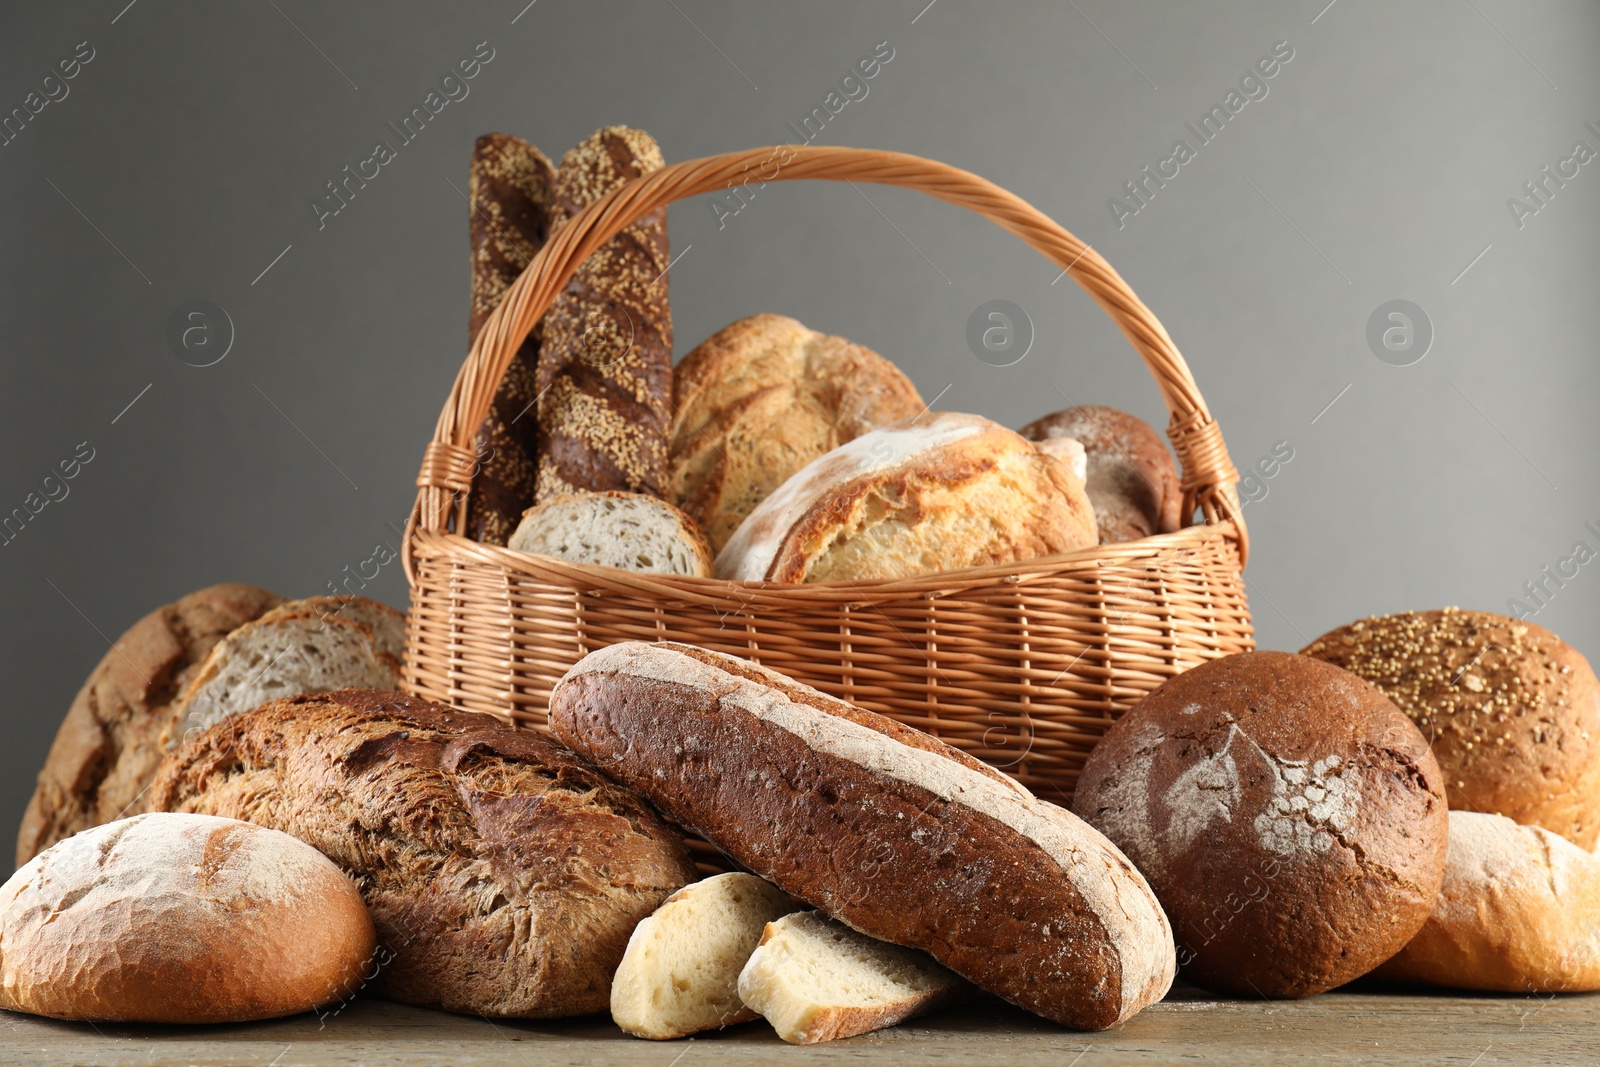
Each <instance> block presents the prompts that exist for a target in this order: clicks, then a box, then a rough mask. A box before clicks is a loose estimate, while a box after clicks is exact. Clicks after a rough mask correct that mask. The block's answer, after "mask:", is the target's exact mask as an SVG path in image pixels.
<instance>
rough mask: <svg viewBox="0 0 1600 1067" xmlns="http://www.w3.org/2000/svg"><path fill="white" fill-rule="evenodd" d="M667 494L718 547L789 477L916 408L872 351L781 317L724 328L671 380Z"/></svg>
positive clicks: (913, 393) (918, 401)
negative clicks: (821, 456)
mask: <svg viewBox="0 0 1600 1067" xmlns="http://www.w3.org/2000/svg"><path fill="white" fill-rule="evenodd" d="M672 410H673V416H672V432H671V438H670V458H669V460H668V483H667V484H668V496H669V497H670V498H671V499H672V500H673V501H675V502H676V503H677V504H678V506H679V507H681V508H683V509H684V510H685V511H687V512H688V513H689V514H690V515H693V516H694V517H695V519H696V520H698V521H699V523H700V525H701V526H702V527H704V528H705V531H706V536H707V538H708V539H709V540H710V541H711V547H712V550H713V551H721V550H722V546H723V545H725V544H727V543H728V538H730V537H732V536H733V531H734V530H736V529H738V527H739V524H740V523H741V522H743V521H744V518H745V516H746V515H749V514H750V512H751V511H753V510H755V507H756V505H757V504H759V503H761V501H762V500H764V499H766V497H767V496H768V495H769V494H770V493H771V492H772V491H773V490H774V489H776V488H778V486H780V485H782V484H783V482H784V480H785V479H786V478H788V477H789V476H790V475H791V474H793V473H794V472H795V471H797V470H799V469H800V468H801V467H804V466H805V465H806V464H807V463H810V462H811V461H812V460H814V459H816V458H817V457H818V456H820V455H822V454H823V453H824V452H828V451H831V450H832V449H834V448H837V447H838V446H840V445H842V444H844V443H845V442H847V441H851V440H854V439H855V438H857V437H859V436H861V435H862V434H863V433H866V432H867V431H868V430H871V429H875V428H876V427H879V426H883V425H886V424H888V423H891V422H896V421H898V420H900V419H908V418H910V417H912V416H913V415H915V414H917V413H918V412H920V411H923V410H925V405H924V404H923V403H922V398H921V397H920V396H918V395H917V388H916V386H914V385H912V384H911V380H910V379H909V378H907V377H906V376H905V375H904V374H902V373H901V372H900V368H898V367H896V366H895V365H894V364H893V363H891V362H889V361H888V360H887V359H884V358H883V357H882V356H880V355H878V353H876V352H874V351H872V350H871V349H870V348H866V347H864V346H862V345H858V344H856V343H855V342H853V341H848V340H846V339H845V338H843V337H833V336H830V335H828V334H823V333H817V332H816V331H815V330H808V329H806V327H805V326H803V325H801V324H800V323H798V322H796V321H795V320H794V319H791V318H788V317H786V316H783V315H766V314H763V315H751V316H750V317H749V318H746V319H740V320H739V321H738V322H735V323H733V324H732V325H730V326H725V327H723V328H722V329H720V330H718V331H717V332H716V333H714V334H712V335H711V336H710V337H708V338H706V339H705V340H704V341H702V342H700V344H699V345H698V346H697V347H696V348H695V349H694V351H692V352H690V353H689V354H688V355H687V356H684V357H683V360H682V361H681V362H679V364H678V366H677V369H676V371H675V373H674V377H673V382H672Z"/></svg>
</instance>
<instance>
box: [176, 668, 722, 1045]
mask: <svg viewBox="0 0 1600 1067" xmlns="http://www.w3.org/2000/svg"><path fill="white" fill-rule="evenodd" d="M150 803H151V806H152V807H153V808H156V809H158V810H167V811H193V812H200V813H204V814H210V815H222V816H227V817H230V818H239V819H246V820H248V821H250V822H252V823H256V824H258V825H261V826H270V827H273V828H274V829H279V830H283V831H285V832H287V833H291V834H293V835H294V836H296V837H298V838H300V839H301V840H302V841H306V842H308V843H310V844H311V845H313V846H315V847H316V848H317V849H318V850H319V851H321V852H322V853H323V854H325V855H326V856H328V857H329V858H330V859H332V860H333V861H334V862H335V863H337V864H339V866H340V867H342V868H343V869H344V870H345V871H346V872H347V873H348V874H350V875H351V876H352V877H353V878H355V879H356V881H357V882H358V883H359V885H360V886H361V892H362V895H363V897H364V898H365V899H366V902H367V906H368V907H369V908H370V909H371V910H372V917H373V921H374V922H375V923H376V925H377V929H378V936H379V938H380V939H381V940H382V942H383V944H384V945H385V946H386V948H387V949H388V950H389V952H390V953H391V954H392V958H391V959H389V960H388V961H387V962H386V964H385V965H384V966H383V967H382V968H381V969H380V970H379V971H378V973H377V975H376V976H375V978H374V979H373V988H374V989H375V990H376V991H377V992H378V993H380V994H382V995H383V996H387V997H389V998H391V999H393V1000H398V1001H401V1002H402V1003H406V1004H417V1005H421V1006H424V1007H435V1008H444V1009H445V1010H447V1011H459V1012H466V1013H470V1014H481V1015H487V1016H513V1017H526V1018H551V1017H554V1016H561V1015H582V1014H586V1013H589V1012H596V1011H604V1010H605V1009H606V1008H607V1006H608V1005H609V1004H610V999H611V975H612V972H613V971H615V970H616V967H617V964H618V962H619V961H620V960H621V959H622V953H623V949H624V947H625V946H626V945H627V942H628V935H629V934H630V933H632V932H633V928H634V926H635V925H636V924H637V923H638V922H639V920H640V919H643V918H644V917H645V916H647V915H649V914H650V913H651V912H652V911H654V910H655V909H656V907H657V905H659V904H660V903H661V902H662V901H663V900H665V899H666V897H667V896H668V895H669V894H670V893H672V892H673V891H674V890H676V889H678V888H680V887H681V886H683V885H684V884H686V883H687V882H688V881H690V880H691V879H692V878H693V877H694V876H695V869H694V864H693V863H692V862H691V861H690V859H689V856H688V853H687V852H686V851H685V850H684V847H683V839H682V838H681V836H680V835H679V834H678V832H677V831H676V830H674V829H673V828H671V827H669V826H667V825H666V824H665V823H663V822H662V821H661V819H660V818H658V817H657V816H656V815H655V813H654V812H652V811H651V810H650V808H649V806H648V805H647V804H645V802H644V801H643V800H642V799H640V798H639V797H638V796H637V795H635V794H634V793H633V792H631V791H630V790H628V789H625V788H623V787H621V786H618V785H615V784H613V783H611V782H609V781H607V780H606V779H604V778H602V777H601V776H600V775H598V774H596V773H595V772H594V771H593V770H591V769H590V768H589V767H588V766H586V765H585V764H583V763H582V762H581V761H579V760H578V758H577V757H576V756H574V755H573V754H572V753H570V752H568V751H566V750H565V749H563V748H561V747H560V746H558V745H556V744H555V743H554V742H552V741H550V740H549V739H548V738H546V737H543V736H541V735H538V734H534V733H532V732H530V731H526V730H516V729H513V728H512V727H510V726H507V725H506V724H505V723H502V722H499V721H498V720H495V719H491V718H489V717H488V716H486V715H478V714H473V713H469V712H463V711H456V710H454V709H452V708H446V707H443V706H441V705H438V704H431V703H429V702H428V701H425V700H418V699H416V698H414V697H407V696H402V695H401V694H399V693H389V692H382V691H378V690H363V689H345V690H341V691H339V692H336V693H327V694H322V695H318V696H309V697H298V698H295V699H292V700H279V701H275V702H273V703H271V704H266V705H263V706H262V707H259V708H256V709H255V710H254V711H251V712H248V713H246V714H244V715H236V716H233V717H232V718H229V719H226V720H224V721H223V722H222V723H220V724H218V725H217V726H214V727H212V728H211V729H209V730H206V731H205V732H203V733H201V734H199V735H198V736H196V737H194V738H192V739H191V740H189V741H188V742H187V743H186V744H185V745H184V746H183V747H182V748H180V749H179V750H178V751H177V752H175V753H173V754H172V755H171V756H169V757H168V758H167V761H166V762H165V763H164V764H163V765H162V769H161V772H160V774H159V775H158V777H157V779H156V781H155V784H154V785H152V786H151V788H150Z"/></svg>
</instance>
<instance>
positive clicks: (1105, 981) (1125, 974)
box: [549, 642, 1176, 1029]
mask: <svg viewBox="0 0 1600 1067" xmlns="http://www.w3.org/2000/svg"><path fill="white" fill-rule="evenodd" d="M549 721H550V727H551V729H552V730H553V731H554V732H555V733H556V735H557V736H558V737H559V738H560V739H561V740H562V741H564V742H566V744H567V745H569V746H570V747H572V748H573V749H575V750H576V751H577V752H578V753H579V754H580V755H582V756H584V757H585V758H586V759H588V760H589V761H590V762H591V763H593V764H595V765H596V766H597V767H599V768H600V769H601V770H602V771H603V772H605V773H606V774H607V775H609V776H610V777H612V778H614V779H616V780H617V781H619V782H623V783H625V784H628V785H631V786H633V787H634V788H635V789H638V790H639V791H640V792H642V793H644V794H645V795H646V796H648V797H649V798H650V800H652V801H653V802H654V803H655V805H656V806H657V807H658V808H659V809H661V810H662V811H663V812H664V813H666V814H667V815H668V817H670V818H672V819H674V820H676V821H678V822H679V823H681V824H683V825H685V826H689V827H692V828H694V829H695V830H697V831H698V832H699V833H700V834H701V835H703V836H704V837H706V838H707V839H708V840H710V841H711V842H712V843H713V844H715V845H716V846H717V847H718V848H720V849H722V851H723V852H725V853H726V854H728V855H729V856H731V857H732V858H733V859H734V860H735V861H737V862H738V863H740V864H741V865H743V866H744V867H746V868H748V869H749V870H751V871H753V872H754V873H756V874H758V875H761V876H762V877H764V878H766V879H768V880H769V881H771V882H773V883H774V884H775V885H777V886H778V888H780V889H782V890H783V891H784V892H786V893H788V894H789V895H790V896H793V897H795V898H797V899H799V900H803V901H805V902H806V903H808V904H810V905H812V906H813V907H818V908H821V909H823V910H824V911H826V912H828V913H829V914H830V915H833V916H834V917H836V918H838V919H840V920H842V921H844V922H845V923H847V924H849V925H850V926H851V927H853V928H855V929H857V930H860V931H861V932H863V933H866V934H868V935H870V936H873V937H876V938H879V939H880V940H884V941H890V942H894V943H896V944H901V945H906V946H909V947H913V948H920V949H923V950H925V951H927V952H929V953H930V954H932V955H933V957H934V958H935V959H937V960H938V961H939V962H940V963H942V964H944V965H945V966H947V967H949V968H950V969H951V970H953V971H955V972H956V973H957V974H960V975H961V976H963V977H964V978H967V979H968V980H970V981H972V982H974V983H975V984H977V985H980V986H982V987H984V988H985V989H988V990H990V991H991V992H994V993H996V994H998V995H999V996H1002V997H1004V998H1006V999H1007V1000H1010V1001H1012V1002H1013V1003H1015V1004H1018V1005H1020V1006H1022V1007H1024V1008H1027V1009H1029V1010H1030V1011H1034V1012H1037V1013H1039V1014H1041V1015H1044V1016H1046V1017H1047V1018H1050V1019H1054V1020H1055V1021H1057V1022H1061V1023H1064V1024H1066V1025H1068V1026H1072V1027H1077V1028H1079V1029H1103V1028H1105V1027H1108V1026H1114V1025H1116V1024H1117V1023H1119V1022H1121V1021H1122V1020H1123V1019H1126V1018H1128V1017H1129V1016H1131V1015H1133V1014H1134V1013H1135V1012H1137V1011H1139V1010H1140V1009H1141V1008H1143V1007H1144V1006H1146V1005H1147V1004H1150V1003H1152V1002H1154V1001H1156V1000H1159V999H1160V998H1161V997H1162V996H1163V995H1165V993H1166V991H1167V988H1168V987H1169V986H1170V984H1171V982H1172V977H1173V972H1174V970H1175V967H1176V958H1175V950H1174V947H1173V942H1172V931H1171V928H1170V927H1169V926H1168V925H1167V919H1166V916H1165V915H1164V914H1163V913H1162V910H1161V906H1160V905H1159V904H1158V903H1157V902H1156V898H1155V895H1154V894H1153V893H1152V892H1151V890H1150V887H1149V886H1148V885H1147V884H1146V883H1145V880H1144V879H1143V877H1141V876H1140V874H1139V872H1138V871H1136V870H1135V869H1134V867H1133V865H1132V864H1131V863H1129V862H1128V861H1127V859H1126V858H1125V857H1124V856H1123V855H1122V853H1121V852H1119V851H1117V849H1116V847H1115V846H1114V845H1112V844H1111V843H1110V842H1109V841H1107V840H1106V839H1105V838H1104V837H1102V836H1101V835H1100V833H1099V832H1098V831H1096V830H1094V829H1092V828H1091V827H1089V826H1088V825H1087V824H1086V823H1084V822H1082V821H1081V820H1079V819H1078V818H1077V817H1076V816H1074V815H1072V814H1071V813H1069V812H1067V811H1065V810H1063V809H1061V808H1058V807H1056V806H1055V805H1053V804H1049V803H1046V802H1044V801H1041V800H1038V799H1037V798H1035V797H1034V796H1033V795H1032V794H1031V793H1029V792H1028V791H1027V790H1026V789H1024V788H1023V787H1022V786H1021V785H1018V784H1017V783H1015V782H1013V781H1011V780H1009V779H1007V778H1005V776H1004V775H1001V774H1000V773H999V772H997V771H994V770H992V769H989V768H984V767H982V765H981V764H978V763H977V762H976V761H975V760H973V759H972V758H971V757H970V756H966V755H965V754H963V753H960V752H958V751H956V750H955V749H953V748H950V747H949V746H948V745H945V744H944V743H943V742H940V741H938V740H937V739H935V738H933V737H930V736H929V735H927V734H924V733H922V732H921V731H918V730H914V729H911V728H910V727H907V726H903V725H901V724H899V723H896V722H894V721H893V720H890V719H887V718H884V717H883V716H880V715H875V714H873V713H871V712H867V711H864V710H862V709H860V708H857V707H855V706H853V705H851V704H848V703H845V702H844V701H841V700H836V699H834V698H832V697H829V696H826V695H825V694H823V693H820V692H818V691H816V690H814V689H811V688H810V687H808V686H805V685H801V684H800V683H798V682H795V681H793V680H792V679H789V678H786V677H784V676H783V675H781V674H778V673H776V672H773V671H769V670H766V669H764V668H762V667H759V666H757V665H756V664H753V663H749V662H746V661H744V660H739V659H735V658H733V657H731V656H723V655H720V654H718V653H714V652H710V651H707V650H705V649H699V648H694V647H691V646H688V645H678V644H669V643H662V644H643V643H640V642H624V643H621V644H616V645H612V646H610V647H608V648H603V649H600V650H598V651H596V652H592V653H590V654H589V655H588V656H586V657H584V659H583V660H581V661H580V662H579V663H577V664H576V665H575V666H574V667H573V668H572V669H571V670H569V671H568V672H567V674H566V675H565V676H564V677H563V678H562V679H561V681H560V682H558V683H557V684H556V686H555V689H554V691H553V692H552V694H551V697H550V720H549Z"/></svg>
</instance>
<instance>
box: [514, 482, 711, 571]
mask: <svg viewBox="0 0 1600 1067" xmlns="http://www.w3.org/2000/svg"><path fill="white" fill-rule="evenodd" d="M506 547H507V548H512V549H516V550H517V551H519V552H537V553H539V554H540V555H545V556H555V557H557V558H558V559H565V560H570V561H571V562H573V563H593V564H597V565H599V566H602V567H618V568H621V569H622V570H625V571H640V572H642V573H644V574H685V575H691V576H695V577H700V578H709V577H711V546H710V545H709V544H708V543H707V542H706V536H705V534H704V533H702V532H701V531H700V527H699V526H698V525H697V524H696V523H695V521H694V520H693V519H691V518H690V517H689V516H688V515H686V514H684V513H683V512H682V511H679V510H678V509H677V508H675V507H673V506H672V505H671V504H669V503H667V502H666V501H665V500H660V499H658V498H656V497H653V496H646V495H645V494H643V493H624V492H621V491H611V492H604V493H566V494H564V495H562V496H558V497H556V498H554V499H553V500H549V501H546V502H544V503H541V504H538V505H536V506H535V507H531V508H529V509H528V510H527V511H525V512H523V514H522V522H520V523H519V524H518V525H517V529H516V532H514V533H513V534H512V535H511V540H509V541H508V542H506Z"/></svg>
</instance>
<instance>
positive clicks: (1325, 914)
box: [1072, 652, 1449, 997]
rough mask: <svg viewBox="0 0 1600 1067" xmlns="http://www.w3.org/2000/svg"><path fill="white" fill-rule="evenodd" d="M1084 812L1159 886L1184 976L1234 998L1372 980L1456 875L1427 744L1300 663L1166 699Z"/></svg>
mask: <svg viewBox="0 0 1600 1067" xmlns="http://www.w3.org/2000/svg"><path fill="white" fill-rule="evenodd" d="M1072 807H1073V810H1074V811H1076V812H1077V813H1078V814H1079V815H1080V816H1082V817H1083V818H1084V819H1086V820H1087V821H1088V822H1089V823H1090V824H1092V825H1093V826H1095V827H1097V828H1098V829H1099V830H1100V831H1101V832H1102V833H1104V834H1105V835H1106V836H1107V837H1109V838H1110V839H1111V840H1112V841H1114V842H1115V843H1116V844H1117V846H1118V847H1119V848H1121V849H1122V850H1123V851H1124V852H1125V853H1127V855H1128V858H1129V859H1131V860H1133V862H1134V863H1135V864H1137V865H1138V867H1139V870H1140V871H1141V872H1143V873H1144V876H1145V877H1146V878H1148V879H1149V880H1150V884H1151V886H1153V887H1154V888H1155V891H1156V896H1157V897H1159V898H1160V900H1161V905H1162V907H1164V908H1165V909H1166V912H1167V915H1168V916H1169V917H1170V918H1171V920H1172V928H1173V934H1174V936H1176V938H1177V940H1178V962H1179V966H1180V967H1181V968H1182V973H1183V976H1184V978H1186V979H1187V980H1189V981H1191V982H1193V983H1194V984H1196V985H1199V986H1203V987H1205V988H1207V989H1212V990H1216V991H1218V992H1226V993H1235V994H1239V995H1241V996H1263V997H1304V996H1309V995H1311V994H1313V993H1320V992H1323V991H1324V990H1328V989H1332V988H1333V987H1334V986H1337V985H1342V984H1343V983H1345V982H1348V981H1350V980H1352V979H1354V978H1358V977H1360V976H1361V975H1363V974H1365V973H1367V972H1368V971H1370V970H1371V969H1372V968H1374V967H1376V966H1377V965H1378V964H1380V963H1382V962H1383V961H1384V960H1386V959H1388V958H1389V957H1390V956H1392V955H1394V954H1395V953H1396V952H1397V951H1399V950H1400V948H1401V947H1402V946H1403V945H1405V943H1406V942H1407V941H1409V940H1410V939H1411V937H1412V935H1413V934H1415V933H1416V932H1417V930H1419V929H1420V928H1421V927H1422V924H1423V923H1424V922H1425V921H1426V920H1427V918H1428V915H1429V913H1430V912H1432V910H1433V906H1434V901H1435V900H1436V898H1437V897H1438V895H1439V885H1440V882H1441V880H1442V879H1443V877H1444V865H1445V852H1446V844H1447V840H1448V835H1449V829H1448V822H1447V817H1448V813H1447V811H1446V808H1445V803H1444V787H1443V782H1442V779H1441V776H1440V773H1439V765H1438V763H1436V762H1435V761H1434V758H1433V753H1431V752H1429V751H1428V743H1427V741H1426V740H1424V739H1423V737H1422V735H1421V734H1420V733H1418V732H1417V729H1416V727H1415V726H1413V725H1412V724H1411V723H1410V722H1409V721H1408V720H1407V719H1406V717H1405V716H1404V715H1403V714H1401V712H1400V710H1399V709H1398V708H1396V707H1395V706H1394V705H1393V704H1391V703H1390V702H1389V701H1388V699H1387V698H1385V697H1384V695H1383V694H1382V693H1381V692H1379V691H1378V690H1377V689H1376V688H1374V687H1373V686H1371V685H1369V684H1367V683H1366V682H1364V681H1362V680H1361V679H1360V678H1357V677H1356V676H1355V675H1353V674H1350V673H1348V672H1346V671H1342V670H1339V669H1338V668H1337V667H1333V666H1330V665H1329V664H1326V663H1322V662H1320V661H1318V660H1313V659H1307V658H1306V657H1304V656H1294V655H1290V654H1288V653H1285V652H1246V653H1242V654H1240V655H1236V656H1228V657H1226V658H1224V659H1219V660H1212V661H1211V662H1209V663H1206V664H1203V665H1201V666H1199V667H1196V668H1194V669H1193V670H1191V671H1188V672H1186V673H1184V674H1181V675H1179V676H1178V677H1176V678H1173V679H1172V680H1170V681H1168V682H1167V683H1166V684H1164V685H1162V686H1161V687H1160V688H1158V689H1157V690H1156V691H1155V692H1153V693H1151V694H1150V695H1149V696H1148V697H1146V698H1145V699H1144V700H1143V701H1141V702H1140V703H1139V704H1138V705H1137V706H1135V707H1134V708H1133V709H1132V710H1131V711H1129V712H1128V713H1127V714H1126V715H1125V716H1123V717H1122V719H1120V720H1119V721H1118V722H1117V723H1116V725H1114V726H1113V727H1112V728H1111V729H1110V730H1109V731H1108V732H1107V733H1106V735H1105V737H1104V738H1103V739H1102V740H1101V742H1100V744H1099V745H1098V746H1096V748H1095V750H1094V752H1093V753H1092V754H1091V755H1090V756H1089V760H1088V762H1087V763H1086V764H1085V765H1084V768H1083V774H1082V776H1081V777H1080V778H1079V779H1078V788H1077V794H1076V795H1075V797H1074V798H1073V803H1072Z"/></svg>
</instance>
